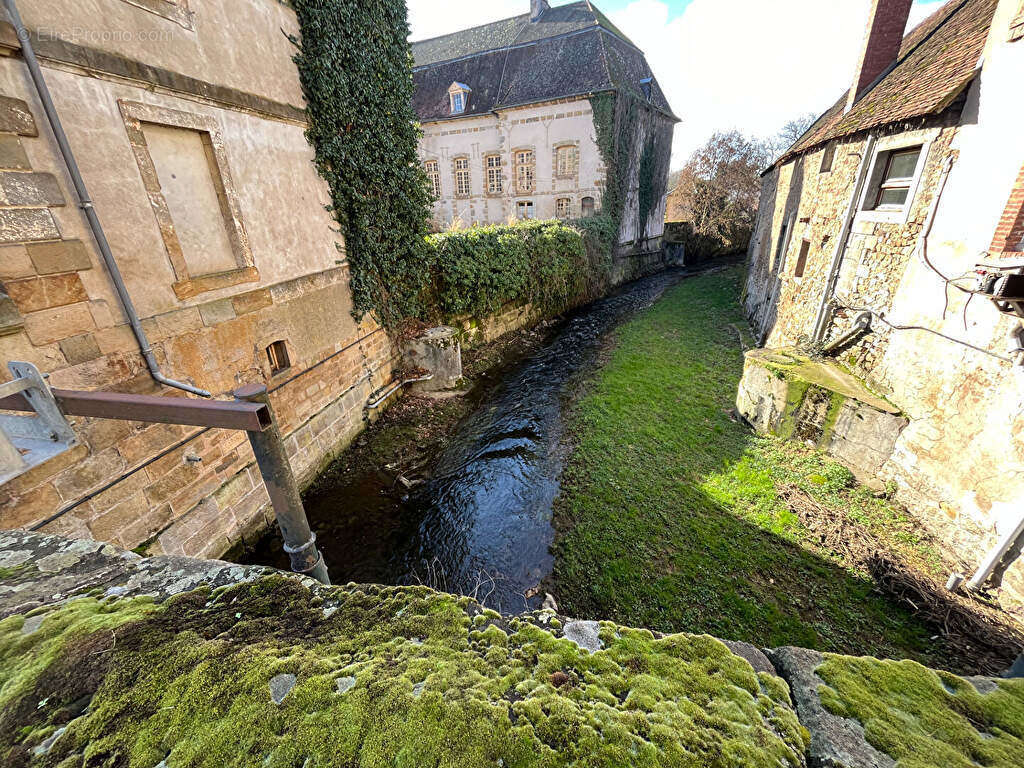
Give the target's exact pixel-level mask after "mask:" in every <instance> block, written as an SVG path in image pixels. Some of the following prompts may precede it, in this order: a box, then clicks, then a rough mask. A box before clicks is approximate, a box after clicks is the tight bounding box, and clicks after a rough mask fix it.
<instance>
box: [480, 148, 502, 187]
mask: <svg viewBox="0 0 1024 768" xmlns="http://www.w3.org/2000/svg"><path fill="white" fill-rule="evenodd" d="M484 166H485V167H486V169H487V194H489V195H500V194H501V191H502V169H501V155H487V157H485V158H484Z"/></svg>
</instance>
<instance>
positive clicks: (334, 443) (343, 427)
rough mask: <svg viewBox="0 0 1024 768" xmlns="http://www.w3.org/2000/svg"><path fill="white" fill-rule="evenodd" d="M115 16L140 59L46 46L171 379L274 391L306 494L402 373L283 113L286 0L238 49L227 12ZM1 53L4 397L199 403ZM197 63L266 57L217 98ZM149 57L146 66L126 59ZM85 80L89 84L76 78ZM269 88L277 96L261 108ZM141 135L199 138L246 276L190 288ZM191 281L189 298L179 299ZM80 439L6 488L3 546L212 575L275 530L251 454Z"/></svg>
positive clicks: (112, 429) (134, 11)
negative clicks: (6, 541)
mask: <svg viewBox="0 0 1024 768" xmlns="http://www.w3.org/2000/svg"><path fill="white" fill-rule="evenodd" d="M114 5H116V6H117V10H116V12H113V13H112V14H111V15H110V16H109V18H108V19H107V20H106V21H107V22H109V23H110V24H115V23H116V24H117V25H123V26H124V27H125V29H126V30H127V31H128V32H132V31H133V30H134V33H133V35H129V36H128V37H127V38H125V39H126V40H128V39H130V40H132V41H134V42H132V43H131V44H130V45H129V44H128V43H125V45H123V46H121V47H119V48H117V50H114V49H113V48H110V49H109V50H105V51H104V50H101V49H89V48H88V47H87V46H88V44H89V43H90V38H89V37H88V36H86V37H85V38H84V39H78V38H75V39H74V40H71V38H69V37H67V36H61V35H51V37H50V38H48V41H47V42H44V41H43V40H42V39H40V51H41V56H42V58H43V66H44V73H45V75H46V77H47V80H48V82H49V83H50V86H51V90H52V91H53V94H54V99H55V101H56V104H57V109H58V111H59V112H60V114H61V116H62V118H63V121H64V123H65V129H66V130H67V132H68V135H69V138H70V141H71V144H72V147H73V149H74V150H75V153H76V155H77V159H78V161H79V165H80V166H81V168H82V173H83V175H84V177H85V180H86V183H87V184H88V186H89V187H90V191H91V193H92V196H93V198H94V200H95V203H96V210H97V212H98V215H99V217H100V220H101V221H102V222H103V225H104V228H105V229H106V232H107V235H108V239H109V240H110V242H111V245H112V247H113V250H114V255H115V258H116V259H117V262H118V264H119V266H120V268H121V271H122V273H123V274H124V277H125V281H126V283H127V286H128V290H129V292H130V293H131V295H132V297H133V299H134V300H135V303H136V305H137V307H138V309H139V313H140V315H141V318H142V324H143V327H144V328H145V330H146V333H147V335H148V337H149V340H150V342H151V343H152V346H153V350H154V353H155V355H156V357H157V359H158V361H159V362H160V364H161V366H162V368H163V370H164V372H165V374H167V375H168V376H170V377H172V378H175V379H179V380H182V381H187V382H189V383H192V384H194V385H196V386H198V387H201V388H204V389H207V390H209V391H211V392H213V393H214V396H215V397H218V398H227V397H230V393H231V391H232V390H233V389H235V388H236V387H238V386H239V385H241V384H244V383H249V382H253V381H261V382H265V383H266V384H267V386H268V388H269V389H270V391H271V401H272V405H273V407H274V410H275V413H276V415H277V418H278V422H279V424H280V427H281V429H282V432H283V433H284V435H285V438H286V445H287V449H288V454H289V457H290V458H291V462H292V467H293V470H294V471H295V473H296V475H297V476H298V478H299V479H300V481H301V482H302V483H307V482H309V481H310V480H312V479H313V478H314V477H315V476H316V474H317V473H318V472H319V471H320V470H321V469H322V468H323V467H324V466H325V464H326V463H328V462H329V461H330V460H331V459H332V458H333V457H334V456H335V455H336V454H337V453H338V452H339V451H341V450H342V449H343V448H344V447H345V446H347V445H348V443H349V442H350V441H351V440H352V439H353V437H354V436H355V435H356V434H357V433H358V432H359V431H360V430H361V429H362V428H363V427H364V425H365V424H366V422H367V420H368V419H369V418H370V417H371V415H372V414H371V413H370V412H369V411H367V410H366V409H365V404H366V403H367V401H368V400H369V399H370V398H371V395H372V394H373V393H374V392H375V391H376V390H378V389H380V388H381V387H383V386H385V385H386V384H388V383H389V382H390V381H391V378H392V367H393V365H394V354H395V353H394V350H393V348H392V345H391V343H390V340H389V338H388V336H387V334H386V333H385V332H384V331H383V330H382V329H381V328H380V327H379V326H377V325H376V324H375V323H373V322H371V321H369V320H367V321H364V322H362V323H356V322H355V320H353V318H352V314H351V310H352V303H351V292H350V289H349V272H348V265H347V262H346V261H345V257H344V250H343V247H342V246H343V244H342V243H341V242H340V241H339V239H338V237H337V236H336V234H335V232H334V231H333V228H332V221H331V218H330V216H329V214H328V213H327V212H326V211H325V208H324V205H325V203H327V202H328V201H329V199H330V198H329V193H328V191H327V188H326V185H325V184H324V183H323V181H322V180H321V179H320V178H319V177H318V176H317V174H316V171H315V168H314V166H313V164H312V150H311V149H310V148H309V147H308V145H307V144H306V143H305V140H304V138H303V137H302V131H303V125H302V123H301V122H298V121H296V116H299V117H301V112H299V111H298V110H290V111H289V110H287V109H284V108H283V107H282V106H281V105H280V104H277V105H276V106H275V105H274V104H272V103H271V102H269V101H267V98H284V97H287V96H288V94H295V93H298V92H299V88H298V74H297V72H296V70H295V67H294V64H293V63H292V62H291V60H290V55H291V50H290V48H289V46H288V44H287V42H286V41H284V40H283V37H281V35H280V27H281V26H284V27H285V28H287V29H292V28H293V27H294V17H293V16H292V15H290V14H291V12H290V11H287V10H286V9H284V7H283V6H281V5H280V4H277V3H272V2H270V1H269V0H266V2H264V0H259V1H258V2H255V3H241V2H234V0H232V3H230V5H231V6H232V8H233V9H234V11H235V15H234V16H233V17H232V24H231V28H232V29H233V30H235V34H234V35H233V37H232V38H231V39H230V40H227V39H222V40H216V39H214V37H211V34H210V33H211V30H212V29H213V28H214V27H211V25H210V24H208V23H206V22H205V19H207V18H208V17H209V16H210V15H211V14H213V15H217V14H219V13H220V12H221V10H219V9H218V8H217V7H215V6H217V4H214V3H207V2H195V3H191V4H190V8H191V12H192V14H193V15H192V16H191V17H190V18H191V19H194V20H195V22H196V23H195V29H189V28H188V27H187V26H186V27H182V26H181V25H180V24H178V22H177V21H175V20H173V19H163V18H161V17H159V16H156V15H154V14H152V13H150V12H148V11H147V10H146V9H145V8H143V7H141V5H144V4H139V3H121V2H118V3H115V4H114ZM57 6H60V8H66V9H67V10H68V11H69V13H70V12H71V11H72V10H74V13H78V10H77V9H78V4H77V3H73V2H70V0H67V2H63V3H61V2H59V0H53V1H52V2H50V1H49V0H48V1H47V2H46V3H40V4H36V5H35V6H34V7H35V11H34V12H33V13H32V14H29V18H28V22H29V25H30V26H33V27H38V28H39V29H40V30H42V28H43V27H44V26H45V24H50V25H51V26H50V27H49V29H50V30H51V32H52V31H54V27H55V26H56V25H57V24H58V23H59V22H60V21H61V18H62V17H61V14H60V13H58V10H59V8H58V7H57ZM268 10H269V12H270V13H271V15H273V16H274V17H275V18H276V17H278V16H281V15H282V14H283V15H284V16H286V17H287V18H285V21H286V22H287V23H284V24H278V23H277V22H274V23H273V24H272V25H271V26H272V27H273V35H276V36H277V37H281V40H282V44H281V45H277V44H276V43H275V44H274V45H272V46H270V47H266V46H264V45H263V43H264V42H266V40H265V38H267V39H269V38H268V35H269V32H268V29H269V28H268V27H267V26H266V22H267V19H266V18H265V15H266V12H267V11H268ZM74 13H73V14H71V15H72V16H73V15H74ZM245 14H249V15H252V16H253V19H252V20H251V21H252V22H253V23H252V24H247V23H246V19H245V18H244V16H245ZM257 17H258V18H257ZM68 18H70V16H69V17H68ZM165 23H172V24H175V25H176V26H177V29H178V31H176V32H175V33H174V35H172V36H171V37H170V38H169V40H160V39H154V40H148V39H147V37H146V34H143V33H147V30H149V29H150V27H152V25H154V24H155V25H158V26H159V25H161V24H165ZM133 25H134V26H133ZM83 29H85V30H86V31H88V29H87V28H85V27H83ZM200 29H201V30H202V31H201V32H199V31H196V30H200ZM238 30H242V33H238V32H237V31H238ZM0 32H3V29H0ZM135 33H137V34H135ZM247 34H248V35H250V37H249V38H247V37H246V35H247ZM179 36H184V38H182V39H179ZM271 37H273V36H271ZM274 39H275V40H276V39H277V38H276V37H275V38H274ZM4 45H8V48H7V49H6V53H8V54H10V55H9V56H8V57H6V58H0V362H2V363H3V364H4V365H3V366H2V370H0V381H3V380H6V379H7V378H8V375H7V371H6V363H7V362H8V361H11V360H26V361H29V362H32V363H34V364H35V365H37V366H38V367H39V368H40V369H41V370H42V371H43V372H44V373H47V374H49V376H50V383H51V385H52V386H55V387H59V388H64V389H82V390H105V391H118V392H133V393H139V394H150V395H163V396H167V397H180V396H184V393H182V392H180V391H177V390H171V389H168V388H164V387H160V386H159V385H157V384H156V383H155V382H154V381H153V380H152V378H151V377H150V375H149V372H148V370H147V368H146V366H145V363H144V360H143V358H142V355H141V354H140V351H139V348H138V344H137V342H136V340H135V338H134V336H133V334H132V332H131V329H130V327H129V326H128V325H127V322H126V317H125V315H124V313H123V311H122V309H121V307H120V305H119V304H118V300H117V297H116V294H115V293H114V291H113V290H112V285H111V283H110V280H109V276H108V275H107V273H106V270H105V268H104V267H103V266H102V260H101V259H100V258H99V254H98V252H97V250H96V248H95V245H94V242H93V240H92V237H91V233H90V231H89V229H88V227H87V225H86V221H85V219H84V216H83V215H82V213H81V211H80V210H78V208H77V205H76V203H77V199H76V198H75V195H74V191H73V188H72V187H71V185H70V179H69V178H68V176H67V174H66V170H65V168H64V166H63V164H62V161H61V159H60V157H59V155H58V153H57V151H56V146H55V143H54V141H53V137H52V135H51V133H50V131H49V128H48V126H46V125H45V119H44V117H43V113H42V110H41V106H40V104H39V103H38V100H37V99H36V97H35V94H34V93H33V92H32V90H31V88H30V87H29V85H28V77H27V73H26V71H25V68H24V64H23V62H22V61H21V60H20V58H19V51H18V46H17V44H16V42H11V41H9V40H6V38H5V39H2V40H0V49H3V46H4ZM197 45H198V46H199V47H200V48H202V50H203V51H204V53H203V55H204V56H205V57H206V58H207V59H209V60H211V61H213V60H220V59H222V58H225V57H228V58H229V57H230V55H232V54H231V52H232V50H234V51H235V52H237V51H239V50H246V51H247V52H248V49H249V48H251V47H253V46H255V47H257V48H261V49H265V50H264V52H265V53H267V55H266V56H261V57H259V58H260V59H261V60H260V62H259V67H258V68H257V69H255V70H253V71H252V72H250V74H249V79H248V80H246V78H245V76H244V74H245V68H241V69H240V68H238V67H234V66H233V65H232V66H231V67H228V69H227V70H224V71H221V70H219V69H216V68H214V69H215V70H216V73H215V74H211V75H210V76H211V77H215V78H217V77H220V78H222V79H224V83H217V82H212V83H205V84H204V83H203V82H202V81H199V80H196V79H191V78H192V76H196V77H198V76H201V75H202V74H203V72H205V71H206V70H201V69H196V67H195V66H194V65H195V61H194V60H193V59H192V58H190V57H191V56H192V53H190V52H194V50H195V46H197ZM115 47H116V46H115ZM90 50H91V52H90ZM114 54H116V56H115V55H114ZM132 56H137V57H140V58H139V59H138V60H136V59H130V58H125V57H132ZM60 57H65V58H64V59H62V58H60ZM75 57H77V58H75ZM72 60H73V63H75V67H69V66H67V65H68V64H69V63H72ZM86 65H88V68H87V69H85V70H80V69H79V68H78V67H82V66H86ZM159 67H170V68H172V69H159ZM174 68H177V69H174ZM210 71H211V72H212V71H213V70H210ZM268 73H269V75H268V77H264V75H267V74H268ZM268 78H269V79H268ZM156 83H159V86H156V85H155V84H156ZM266 83H270V84H271V86H272V87H271V88H269V90H268V91H267V93H266V95H265V96H260V95H259V94H260V91H261V89H264V88H265V87H266ZM228 86H230V88H234V89H240V90H229V89H228ZM126 104H127V105H129V107H130V108H128V109H126V107H125V105H126ZM140 124H156V125H171V126H176V127H181V128H187V129H195V130H197V131H199V132H201V135H202V136H203V137H204V139H203V140H204V142H206V146H207V148H208V150H209V158H210V162H211V168H214V167H215V168H216V174H215V176H214V183H215V185H216V191H217V194H218V195H219V196H220V197H222V198H223V199H222V200H220V202H221V204H222V205H223V213H224V219H225V226H228V225H230V227H229V229H228V237H229V238H234V240H233V241H232V244H233V245H235V244H238V245H239V247H238V248H237V249H236V251H237V254H236V255H237V258H238V266H239V270H235V271H234V272H229V273H221V274H215V275H192V274H188V275H186V276H185V278H187V280H186V279H183V276H182V274H181V272H180V267H181V265H180V264H178V263H176V260H175V256H176V251H175V244H176V242H177V240H178V238H179V237H180V236H181V235H182V234H188V228H189V227H190V225H193V224H194V223H195V222H193V221H191V220H188V219H187V216H185V217H184V218H185V219H186V220H182V218H183V217H182V214H181V213H180V212H179V213H177V214H175V211H174V209H173V206H172V207H171V209H170V212H169V213H168V209H167V204H166V200H165V199H164V197H165V196H164V195H163V194H162V193H161V183H160V179H159V178H158V177H157V175H156V172H155V169H154V168H153V167H152V164H151V163H147V162H145V160H146V158H145V152H146V146H145V142H144V140H140V139H139V130H138V129H139V127H140ZM143 127H144V125H143ZM196 170H197V171H202V172H207V173H210V172H212V171H210V170H209V169H205V168H199V169H196ZM175 216H177V218H175ZM179 261H180V260H179ZM243 273H244V274H243ZM225 274H226V275H227V276H228V278H230V279H225ZM183 282H188V283H189V290H178V289H177V288H176V287H175V286H176V284H177V286H178V288H180V286H181V284H182V283H183ZM277 341H284V342H285V344H286V347H287V351H288V357H289V361H290V367H288V368H287V369H286V370H283V371H281V372H278V373H274V372H272V371H271V368H270V360H269V358H268V356H267V351H266V350H267V347H268V346H269V345H270V344H272V343H274V342H277ZM72 424H73V427H74V429H75V432H76V434H77V435H78V437H79V439H80V444H79V445H78V446H77V447H75V448H74V449H73V450H72V451H70V452H68V453H66V454H64V455H62V456H60V457H58V458H56V459H53V460H51V461H49V462H46V463H44V464H42V465H40V466H38V467H36V468H34V469H33V470H32V471H30V472H28V473H27V474H24V475H22V476H20V477H18V478H16V479H14V480H12V481H11V482H8V483H6V484H5V485H3V486H0V528H15V527H33V528H39V529H42V530H45V531H53V532H61V533H66V534H70V535H73V536H78V537H86V538H96V539H100V540H103V541H110V542H114V543H116V544H118V545H120V546H124V547H127V548H135V547H139V546H141V545H146V546H147V549H148V550H149V551H151V552H165V553H168V554H186V555H197V556H204V557H213V556H218V555H221V554H223V553H224V552H225V551H226V550H228V549H229V548H230V547H231V546H232V545H233V544H234V543H235V542H237V541H238V540H239V538H240V537H242V536H245V535H248V534H250V533H255V532H257V531H259V530H261V529H263V528H265V527H266V525H267V524H268V521H270V520H272V512H271V511H270V510H269V507H268V499H267V495H266V491H265V489H264V487H263V484H262V481H261V479H260V477H259V473H258V471H257V469H256V467H255V464H254V460H253V455H252V451H251V449H250V447H249V444H248V440H247V437H246V435H245V434H244V433H240V432H232V431H225V430H204V429H200V428H196V427H174V426H165V425H146V424H142V423H135V422H126V421H116V420H99V419H83V418H76V419H72Z"/></svg>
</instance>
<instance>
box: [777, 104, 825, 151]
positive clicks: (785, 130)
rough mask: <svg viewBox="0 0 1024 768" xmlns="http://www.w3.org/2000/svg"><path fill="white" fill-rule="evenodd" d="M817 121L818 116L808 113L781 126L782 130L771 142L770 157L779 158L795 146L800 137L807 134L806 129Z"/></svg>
mask: <svg viewBox="0 0 1024 768" xmlns="http://www.w3.org/2000/svg"><path fill="white" fill-rule="evenodd" d="M817 120H818V116H817V115H816V114H814V113H813V112H808V113H807V114H804V115H800V117H797V118H794V119H792V120H790V121H789V122H788V123H786V124H785V125H784V126H782V130H780V131H779V132H778V133H777V134H776V135H775V137H774V138H773V139H772V140H771V147H772V156H773V157H779V156H780V155H782V153H783V152H785V151H786V150H787V149H789V148H790V147H792V146H793V145H794V144H796V143H797V141H798V140H799V139H800V137H801V136H803V135H804V134H805V133H807V129H808V128H810V127H811V126H812V125H814V123H815V122H817Z"/></svg>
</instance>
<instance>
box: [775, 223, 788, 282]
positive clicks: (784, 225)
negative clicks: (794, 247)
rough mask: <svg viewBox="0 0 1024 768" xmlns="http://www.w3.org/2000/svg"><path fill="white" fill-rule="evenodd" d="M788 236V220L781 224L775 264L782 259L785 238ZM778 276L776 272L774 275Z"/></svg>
mask: <svg viewBox="0 0 1024 768" xmlns="http://www.w3.org/2000/svg"><path fill="white" fill-rule="evenodd" d="M788 234H789V220H788V219H787V220H786V221H784V222H782V229H780V230H779V241H778V245H777V246H776V251H775V263H776V264H778V263H779V259H781V258H782V256H783V254H785V252H786V236H787V235H788ZM775 274H776V275H778V272H776V273H775Z"/></svg>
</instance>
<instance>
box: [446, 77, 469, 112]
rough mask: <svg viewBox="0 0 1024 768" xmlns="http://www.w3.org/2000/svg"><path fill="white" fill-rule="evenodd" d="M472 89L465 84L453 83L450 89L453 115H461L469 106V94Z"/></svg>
mask: <svg viewBox="0 0 1024 768" xmlns="http://www.w3.org/2000/svg"><path fill="white" fill-rule="evenodd" d="M470 93H471V89H470V87H469V86H468V85H464V84H463V83H452V84H451V87H449V88H448V100H449V102H450V104H451V113H452V114H453V115H461V114H462V113H463V112H465V111H466V107H467V106H468V105H469V94H470Z"/></svg>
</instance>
